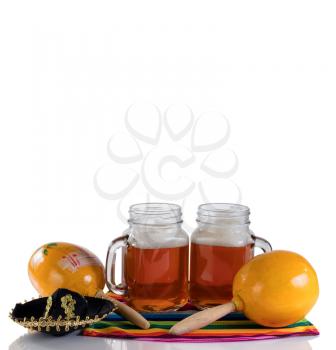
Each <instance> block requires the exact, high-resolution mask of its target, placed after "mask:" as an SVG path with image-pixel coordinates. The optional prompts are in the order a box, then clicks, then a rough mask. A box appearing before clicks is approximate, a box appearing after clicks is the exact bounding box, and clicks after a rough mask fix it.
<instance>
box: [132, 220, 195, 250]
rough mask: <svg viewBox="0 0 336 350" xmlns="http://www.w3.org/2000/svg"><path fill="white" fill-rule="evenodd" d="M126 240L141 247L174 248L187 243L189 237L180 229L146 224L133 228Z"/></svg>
mask: <svg viewBox="0 0 336 350" xmlns="http://www.w3.org/2000/svg"><path fill="white" fill-rule="evenodd" d="M128 241H129V243H130V244H131V245H133V246H135V247H138V248H142V249H153V248H155V249H157V248H176V247H183V246H186V245H188V244H189V237H188V235H187V234H186V232H185V231H183V230H182V229H178V230H176V228H174V229H167V228H164V229H163V228H159V227H148V226H147V227H143V228H142V229H139V228H137V229H136V230H133V231H132V233H131V234H130V237H129V240H128Z"/></svg>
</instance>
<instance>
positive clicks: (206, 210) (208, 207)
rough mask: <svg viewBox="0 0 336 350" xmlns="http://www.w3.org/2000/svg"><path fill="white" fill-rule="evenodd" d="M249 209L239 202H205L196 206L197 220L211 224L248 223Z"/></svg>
mask: <svg viewBox="0 0 336 350" xmlns="http://www.w3.org/2000/svg"><path fill="white" fill-rule="evenodd" d="M249 215H250V209H249V208H248V207H247V206H245V205H241V204H233V203H205V204H201V205H200V206H199V207H198V211H197V220H196V221H197V222H199V223H203V224H213V225H248V224H249V223H250V221H249Z"/></svg>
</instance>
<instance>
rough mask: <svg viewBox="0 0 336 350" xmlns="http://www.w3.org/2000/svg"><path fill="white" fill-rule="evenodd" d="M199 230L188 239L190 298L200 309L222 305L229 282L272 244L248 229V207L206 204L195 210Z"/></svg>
mask: <svg viewBox="0 0 336 350" xmlns="http://www.w3.org/2000/svg"><path fill="white" fill-rule="evenodd" d="M197 214H198V217H197V222H198V227H197V228H196V230H195V231H194V232H193V234H192V236H191V255H190V291H189V293H190V299H191V302H192V303H193V304H194V305H195V306H196V307H197V308H199V309H203V308H207V307H210V306H214V305H218V304H223V303H226V302H228V301H230V300H231V298H232V292H231V291H232V282H233V278H234V276H235V274H236V273H237V272H238V270H239V269H240V268H241V267H242V266H243V265H244V264H245V263H246V262H248V261H249V260H250V259H252V257H253V255H254V247H259V248H261V249H262V250H263V251H264V252H268V251H271V250H272V247H271V245H270V244H269V243H268V242H267V241H266V240H264V239H263V238H259V237H256V236H254V234H253V232H252V231H251V230H250V228H249V224H250V221H249V214H250V210H249V208H248V207H246V206H244V205H239V204H227V203H207V204H202V205H200V206H199V208H198V213H197Z"/></svg>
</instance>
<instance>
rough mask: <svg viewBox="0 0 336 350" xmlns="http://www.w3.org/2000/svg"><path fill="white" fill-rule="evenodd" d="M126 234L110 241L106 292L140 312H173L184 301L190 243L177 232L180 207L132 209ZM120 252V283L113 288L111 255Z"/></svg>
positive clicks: (138, 206) (160, 205)
mask: <svg viewBox="0 0 336 350" xmlns="http://www.w3.org/2000/svg"><path fill="white" fill-rule="evenodd" d="M129 215H130V217H129V228H128V229H127V230H126V231H125V233H124V235H123V236H121V237H119V238H117V239H115V240H113V241H112V243H111V245H110V247H109V249H108V253H107V259H106V282H107V286H108V288H109V290H110V291H112V292H114V293H116V294H119V295H125V297H126V300H127V303H128V304H129V305H130V306H132V307H134V308H135V309H136V310H139V311H167V310H177V309H179V308H180V307H181V306H183V305H184V304H186V303H187V301H188V256H189V238H188V235H187V234H186V232H185V231H184V230H183V229H182V228H181V223H182V212H181V207H180V206H179V205H176V204H168V203H143V204H135V205H132V206H131V207H130V210H129ZM118 248H122V255H123V259H122V260H123V264H122V265H123V266H122V267H121V268H122V281H123V282H122V283H121V284H120V285H116V282H115V270H116V266H115V265H116V251H117V249H118Z"/></svg>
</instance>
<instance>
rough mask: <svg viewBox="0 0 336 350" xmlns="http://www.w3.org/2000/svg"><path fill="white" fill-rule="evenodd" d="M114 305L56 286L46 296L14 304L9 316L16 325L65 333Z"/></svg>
mask: <svg viewBox="0 0 336 350" xmlns="http://www.w3.org/2000/svg"><path fill="white" fill-rule="evenodd" d="M116 309H117V307H116V306H115V305H114V304H113V302H112V301H110V300H106V299H101V298H93V297H83V296H82V295H80V294H78V293H76V292H73V291H71V290H68V289H57V290H56V291H55V292H54V294H52V295H51V296H49V297H44V298H38V299H35V300H32V301H28V302H26V303H24V304H21V303H20V304H16V305H15V308H14V309H13V310H12V312H11V313H10V315H9V317H10V318H11V319H12V320H13V321H14V322H16V323H18V324H19V325H21V326H23V327H25V328H28V329H30V330H36V331H39V332H43V333H48V334H52V335H65V334H67V333H70V332H73V331H75V330H76V329H78V328H79V327H85V326H88V325H92V324H93V323H96V322H99V321H100V320H102V319H104V318H105V317H106V316H107V315H108V314H110V313H111V312H113V311H115V310H116Z"/></svg>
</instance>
